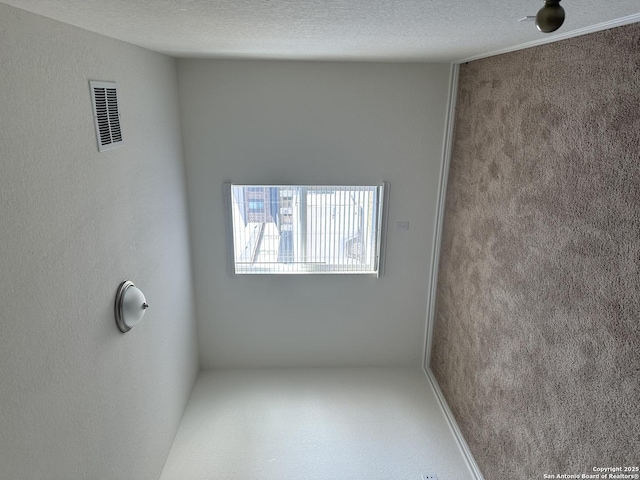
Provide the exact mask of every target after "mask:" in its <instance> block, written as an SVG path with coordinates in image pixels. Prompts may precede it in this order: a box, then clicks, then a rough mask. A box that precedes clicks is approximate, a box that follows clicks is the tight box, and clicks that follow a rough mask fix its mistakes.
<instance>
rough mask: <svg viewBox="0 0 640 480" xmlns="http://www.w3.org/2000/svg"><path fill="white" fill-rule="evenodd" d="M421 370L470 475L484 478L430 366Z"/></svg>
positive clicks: (480, 478)
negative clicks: (434, 395) (433, 393)
mask: <svg viewBox="0 0 640 480" xmlns="http://www.w3.org/2000/svg"><path fill="white" fill-rule="evenodd" d="M423 371H424V374H425V375H426V377H427V380H428V381H429V383H430V384H431V387H432V388H433V391H434V392H435V394H436V398H437V399H438V403H439V404H440V408H441V409H442V412H443V413H444V416H445V418H446V419H447V423H448V424H449V428H450V429H451V432H452V433H453V436H454V437H455V439H456V442H458V446H459V447H460V452H461V453H462V456H463V457H464V460H465V462H466V463H467V467H468V468H469V471H470V472H471V475H472V476H473V478H474V479H475V480H484V477H483V476H482V472H481V471H480V468H479V467H478V464H477V463H476V460H475V458H473V454H472V453H471V450H469V445H467V441H466V440H465V439H464V437H463V436H462V432H461V431H460V427H458V422H456V419H455V417H454V416H453V413H451V409H450V408H449V404H448V403H447V400H446V399H445V398H444V394H443V393H442V390H441V389H440V385H438V381H437V380H436V377H435V376H434V375H433V372H432V371H431V368H423Z"/></svg>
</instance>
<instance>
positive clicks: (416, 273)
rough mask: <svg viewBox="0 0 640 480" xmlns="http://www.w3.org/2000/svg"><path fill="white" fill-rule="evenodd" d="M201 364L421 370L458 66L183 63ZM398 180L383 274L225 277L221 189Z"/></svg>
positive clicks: (182, 90)
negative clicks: (402, 227) (451, 88)
mask: <svg viewBox="0 0 640 480" xmlns="http://www.w3.org/2000/svg"><path fill="white" fill-rule="evenodd" d="M178 73H179V85H180V105H181V114H182V126H183V135H184V142H185V160H186V165H187V184H188V196H189V207H190V208H189V210H190V225H191V234H192V248H193V252H194V258H197V259H198V261H197V262H195V264H194V276H195V279H196V311H197V316H198V339H199V350H200V357H201V363H202V365H203V366H204V367H205V368H206V367H278V366H287V367H296V366H360V365H416V366H417V365H419V364H420V361H421V354H422V348H423V343H424V325H425V311H426V292H428V291H429V288H428V287H429V285H428V280H427V279H428V274H427V270H428V263H429V258H430V253H431V243H432V237H433V230H432V229H433V225H434V221H435V211H436V201H437V194H438V191H437V190H438V176H439V169H440V162H441V152H442V144H443V137H444V123H445V113H446V102H447V96H448V82H449V66H448V65H434V64H431V65H429V64H367V63H321V62H318V63H311V62H276V61H226V60H179V63H178ZM383 180H386V181H389V182H391V203H390V222H391V223H392V227H393V224H395V222H396V221H409V222H410V230H409V231H408V232H400V231H396V230H394V229H393V228H392V229H390V231H389V238H388V248H387V261H386V275H385V276H384V277H383V278H381V279H379V280H376V279H375V278H370V277H358V276H355V277H354V276H315V277H314V276H305V277H297V276H295V277H294V276H285V277H274V276H269V277H265V276H237V277H231V276H229V275H228V274H227V267H226V266H227V243H226V232H225V212H224V208H223V193H222V184H223V182H225V181H233V182H246V183H269V182H273V183H311V184H323V183H326V184H332V183H337V184H345V183H347V184H349V183H355V184H358V183H367V182H380V181H383Z"/></svg>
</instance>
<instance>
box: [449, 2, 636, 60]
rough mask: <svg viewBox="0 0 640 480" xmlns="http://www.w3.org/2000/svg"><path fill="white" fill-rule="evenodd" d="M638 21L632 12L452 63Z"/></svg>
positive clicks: (508, 51)
mask: <svg viewBox="0 0 640 480" xmlns="http://www.w3.org/2000/svg"><path fill="white" fill-rule="evenodd" d="M636 22H640V13H634V14H633V15H627V16H626V17H622V18H616V19H615V20H609V21H607V22H602V23H597V24H595V25H591V26H589V27H584V28H578V29H576V30H571V31H570V32H564V33H559V34H554V35H548V36H545V37H543V38H540V39H539V40H533V41H531V42H525V43H521V44H519V45H513V46H511V47H506V48H501V49H498V50H493V51H491V52H486V53H480V54H478V55H474V56H472V57H468V58H463V59H462V60H458V61H456V62H453V63H458V64H460V63H466V62H472V61H473V60H480V59H481V58H487V57H493V56H494V55H501V54H503V53H510V52H515V51H517V50H524V49H526V48H531V47H537V46H539V45H545V44H547V43H553V42H559V41H560V40H566V39H568V38H573V37H579V36H581V35H587V34H589V33H594V32H599V31H601V30H609V29H610V28H615V27H622V26H623V25H629V24H631V23H636Z"/></svg>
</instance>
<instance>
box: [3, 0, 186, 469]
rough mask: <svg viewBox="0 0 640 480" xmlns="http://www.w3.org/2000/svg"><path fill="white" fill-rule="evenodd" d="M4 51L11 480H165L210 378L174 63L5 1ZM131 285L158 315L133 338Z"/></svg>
mask: <svg viewBox="0 0 640 480" xmlns="http://www.w3.org/2000/svg"><path fill="white" fill-rule="evenodd" d="M0 38H1V39H2V40H1V41H0V65H1V67H0V112H1V113H0V204H1V205H2V213H1V217H0V272H1V274H0V306H1V309H0V315H1V318H0V478H1V479H17V478H22V479H29V480H37V479H46V480H58V479H60V480H69V479H87V478H91V479H105V480H114V479H127V480H138V479H141V480H142V479H145V480H146V479H154V480H155V479H157V478H158V477H159V476H160V472H161V471H162V467H163V464H164V461H165V459H166V455H167V452H168V451H169V449H170V446H171V443H172V441H173V437H174V434H175V432H176V430H177V427H178V423H179V420H180V418H181V415H182V413H183V411H184V406H185V405H186V401H187V398H188V395H189V393H190V390H191V387H192V385H193V381H194V378H195V375H196V371H197V354H196V344H195V332H194V328H195V321H194V314H193V306H192V304H193V303H192V295H191V287H192V279H191V272H190V268H189V265H190V259H189V248H188V245H189V244H188V235H187V232H188V229H187V214H186V200H185V188H184V173H183V163H182V146H181V139H180V130H179V128H180V125H179V119H178V99H177V75H176V67H175V61H174V60H172V59H170V58H168V57H165V56H162V55H159V54H155V53H151V52H149V51H146V50H144V49H141V48H138V47H134V46H132V45H129V44H126V43H123V42H119V41H115V40H111V39H107V38H105V37H101V36H99V35H96V34H93V33H89V32H87V31H85V30H81V29H78V28H75V27H72V26H69V25H65V24H62V23H58V22H55V21H52V20H48V19H45V18H43V17H38V16H36V15H33V14H30V13H26V12H24V11H21V10H17V9H15V8H12V7H8V6H6V5H3V4H0ZM89 79H95V80H115V81H117V82H118V84H119V87H120V93H121V107H122V112H123V118H122V124H123V128H124V137H125V141H126V145H125V146H124V147H121V148H118V149H116V150H112V151H109V152H105V153H98V151H97V148H96V141H95V134H94V127H93V121H92V110H91V101H90V92H89V85H88V80H89ZM126 278H130V279H132V280H133V281H134V282H136V284H138V285H139V286H140V287H141V288H142V289H143V290H144V292H145V293H146V294H147V298H148V300H149V303H150V305H151V308H150V310H149V311H148V313H147V316H146V317H145V318H144V320H143V321H142V323H141V324H139V325H138V326H136V327H135V328H134V329H133V330H132V331H131V332H129V333H127V334H125V335H123V334H121V333H120V332H119V331H118V330H117V328H116V325H115V321H114V317H113V301H114V296H115V292H116V288H117V287H118V285H119V283H120V282H121V281H122V280H124V279H126Z"/></svg>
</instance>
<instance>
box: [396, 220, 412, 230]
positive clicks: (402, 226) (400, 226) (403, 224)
mask: <svg viewBox="0 0 640 480" xmlns="http://www.w3.org/2000/svg"><path fill="white" fill-rule="evenodd" d="M396 230H403V231H407V230H409V222H396Z"/></svg>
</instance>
